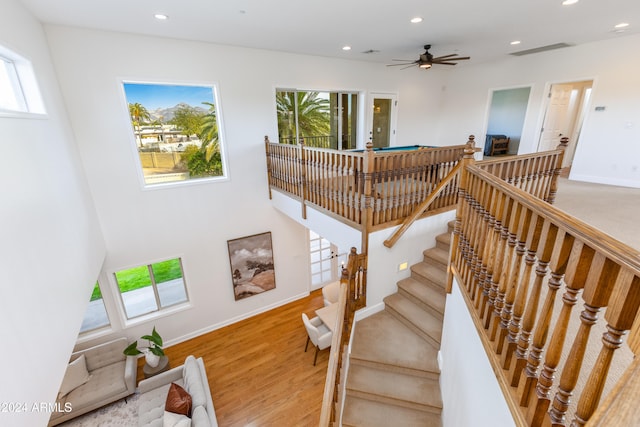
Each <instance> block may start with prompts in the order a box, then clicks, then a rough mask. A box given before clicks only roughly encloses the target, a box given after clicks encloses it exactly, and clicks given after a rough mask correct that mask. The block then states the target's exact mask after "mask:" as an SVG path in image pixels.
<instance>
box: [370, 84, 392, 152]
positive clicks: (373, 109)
mask: <svg viewBox="0 0 640 427" xmlns="http://www.w3.org/2000/svg"><path fill="white" fill-rule="evenodd" d="M397 108H398V96H397V95H396V94H392V93H372V94H371V102H370V104H369V113H368V116H369V117H368V121H369V123H370V124H371V125H370V127H369V139H368V140H369V141H371V142H372V143H373V147H374V148H383V147H390V146H394V145H395V142H396V121H397Z"/></svg>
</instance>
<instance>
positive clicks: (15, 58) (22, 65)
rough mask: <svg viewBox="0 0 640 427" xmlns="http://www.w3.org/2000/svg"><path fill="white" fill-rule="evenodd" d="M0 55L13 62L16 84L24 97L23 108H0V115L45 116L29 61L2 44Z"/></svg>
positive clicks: (31, 117) (29, 117)
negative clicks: (17, 82)
mask: <svg viewBox="0 0 640 427" xmlns="http://www.w3.org/2000/svg"><path fill="white" fill-rule="evenodd" d="M0 57H3V58H4V59H6V60H8V61H10V62H11V63H12V64H13V66H14V69H15V72H16V74H17V79H18V81H19V84H18V85H17V86H18V87H19V89H20V91H21V93H22V97H23V98H24V106H23V109H20V110H13V109H11V110H9V109H4V108H0V117H12V118H28V119H33V118H36V119H37V118H44V117H46V109H45V107H44V102H43V100H42V95H41V93H40V88H39V85H38V82H37V79H36V75H35V72H34V70H33V66H32V64H31V61H29V60H28V59H26V58H25V57H23V56H21V55H19V54H17V53H16V52H14V51H12V50H10V49H9V48H7V47H4V46H2V45H0ZM14 89H15V87H14Z"/></svg>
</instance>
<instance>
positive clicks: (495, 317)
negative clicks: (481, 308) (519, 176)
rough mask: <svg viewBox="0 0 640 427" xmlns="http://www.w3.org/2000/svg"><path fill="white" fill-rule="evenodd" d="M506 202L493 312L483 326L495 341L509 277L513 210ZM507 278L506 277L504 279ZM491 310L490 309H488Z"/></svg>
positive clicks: (508, 199)
mask: <svg viewBox="0 0 640 427" xmlns="http://www.w3.org/2000/svg"><path fill="white" fill-rule="evenodd" d="M504 197H505V198H506V200H505V201H504V202H503V204H502V206H503V209H502V213H501V221H500V226H501V227H500V232H499V234H500V245H499V247H498V252H497V254H496V259H495V267H494V270H495V274H494V279H493V283H492V286H491V287H492V290H493V291H494V292H495V296H494V300H493V310H492V312H491V313H489V314H487V319H486V322H485V324H486V325H487V328H489V339H490V340H492V341H493V340H495V339H496V332H497V330H498V322H499V320H500V313H501V312H502V307H504V297H505V294H506V292H507V277H508V275H509V271H508V269H509V265H510V259H511V255H512V254H513V252H512V251H509V250H508V247H509V224H510V222H511V216H512V215H511V213H512V212H511V209H512V208H513V204H514V202H513V199H511V198H509V197H507V196H506V195H504ZM505 276H507V277H505ZM489 309H490V310H491V307H489Z"/></svg>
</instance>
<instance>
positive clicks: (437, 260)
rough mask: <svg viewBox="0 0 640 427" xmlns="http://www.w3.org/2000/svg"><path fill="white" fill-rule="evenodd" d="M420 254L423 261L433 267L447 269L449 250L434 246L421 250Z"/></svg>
mask: <svg viewBox="0 0 640 427" xmlns="http://www.w3.org/2000/svg"><path fill="white" fill-rule="evenodd" d="M422 255H423V257H424V262H426V263H427V264H431V265H433V266H434V267H437V268H439V269H441V270H444V271H447V266H448V265H449V251H445V250H443V249H440V248H438V247H437V246H436V247H435V248H431V249H426V250H424V251H422Z"/></svg>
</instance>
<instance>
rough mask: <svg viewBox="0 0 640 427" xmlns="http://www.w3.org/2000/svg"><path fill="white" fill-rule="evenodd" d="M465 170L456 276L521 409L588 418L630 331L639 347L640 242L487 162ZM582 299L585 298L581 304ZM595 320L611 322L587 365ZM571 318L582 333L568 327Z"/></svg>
mask: <svg viewBox="0 0 640 427" xmlns="http://www.w3.org/2000/svg"><path fill="white" fill-rule="evenodd" d="M556 166H557V164H556ZM461 175H462V176H461V179H460V195H459V201H458V210H457V217H456V224H455V228H454V235H453V239H452V245H453V247H452V251H451V265H450V275H449V276H450V278H449V280H450V281H451V280H452V278H453V276H455V277H456V279H457V281H458V283H460V286H461V290H463V295H464V296H465V300H466V301H467V304H468V307H469V311H470V313H471V315H472V318H474V321H475V322H476V325H478V329H479V335H480V338H481V340H482V341H483V344H484V346H485V349H488V351H489V353H490V354H489V356H490V357H489V360H490V362H491V363H492V364H493V367H494V371H495V372H496V375H497V376H498V382H499V384H500V385H501V386H502V387H503V392H504V394H505V396H507V397H508V399H507V401H508V403H509V404H510V407H511V409H512V412H513V413H514V418H515V419H516V420H519V422H522V423H524V424H526V425H531V426H542V425H548V424H551V425H554V426H562V425H566V423H567V422H568V421H569V420H572V421H571V425H572V426H581V425H584V424H585V423H586V422H588V421H589V419H590V418H591V416H592V415H593V413H594V411H596V408H597V407H598V404H599V401H600V397H601V396H602V394H603V392H604V389H605V380H606V379H607V378H608V376H609V372H610V370H611V366H612V360H613V355H614V353H616V351H617V350H618V349H619V348H620V347H621V345H622V343H623V341H622V336H623V334H624V333H625V332H626V331H631V335H632V336H633V337H634V345H633V346H632V347H631V348H632V350H633V351H634V352H636V353H639V352H640V348H639V347H640V346H638V345H637V344H636V343H637V338H636V337H637V336H638V334H639V333H640V332H638V329H639V328H640V326H639V325H637V324H634V320H635V319H636V318H640V315H639V312H640V252H638V251H637V250H636V249H633V248H630V247H629V246H627V245H625V244H623V243H621V242H618V241H617V240H615V239H613V238H612V237H610V236H608V235H606V234H605V233H603V232H601V231H599V230H597V229H595V228H594V227H591V226H589V225H587V224H585V223H583V222H581V221H579V220H577V219H575V218H573V217H571V216H569V215H568V214H566V213H564V212H562V211H560V210H558V209H556V208H554V207H553V206H551V205H549V204H548V203H547V202H545V201H543V200H540V199H539V198H537V197H535V196H532V195H531V194H529V193H527V192H525V191H523V190H521V189H520V188H516V187H514V186H513V185H512V184H509V183H508V182H505V181H504V180H502V179H501V178H500V177H499V176H495V175H494V174H492V173H489V172H488V171H486V170H483V168H482V165H481V164H478V165H469V166H466V167H465V168H463V170H462V172H461ZM529 188H530V187H529ZM534 193H535V192H534ZM525 254H526V257H525ZM534 267H535V268H534ZM532 273H533V274H532ZM545 283H546V286H545ZM545 288H546V292H543V290H544V289H545ZM561 292H564V294H563V295H562V299H561V300H559V295H560V294H561ZM581 300H582V301H581ZM578 303H581V304H579V305H578ZM576 305H578V306H584V310H583V311H582V312H581V313H579V314H578V313H575V311H574V310H573V308H574V307H575V306H576ZM556 308H557V309H556ZM603 309H606V312H605V315H604V319H603V321H602V322H599V321H598V313H599V312H600V311H601V310H603ZM558 310H559V313H556V312H557V311H558ZM636 323H640V322H636ZM595 324H598V325H600V326H599V327H602V328H603V329H605V330H606V332H605V334H604V335H603V338H602V345H601V347H600V351H599V354H598V358H597V360H596V362H595V364H594V365H593V366H592V367H590V368H586V367H585V366H584V365H585V362H584V361H585V354H586V352H587V348H588V343H589V339H590V335H592V334H590V331H591V330H592V329H593V327H594V325H595ZM572 325H575V327H577V332H576V333H575V335H573V334H569V333H568V332H567V331H568V330H569V328H570V327H572ZM563 358H564V360H566V361H565V362H561V361H562V360H563ZM583 373H584V374H583ZM581 374H583V375H581ZM587 376H588V378H587ZM556 390H557V391H556ZM572 396H578V400H577V401H576V402H573V403H572V402H571V398H572ZM576 403H577V405H576Z"/></svg>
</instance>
